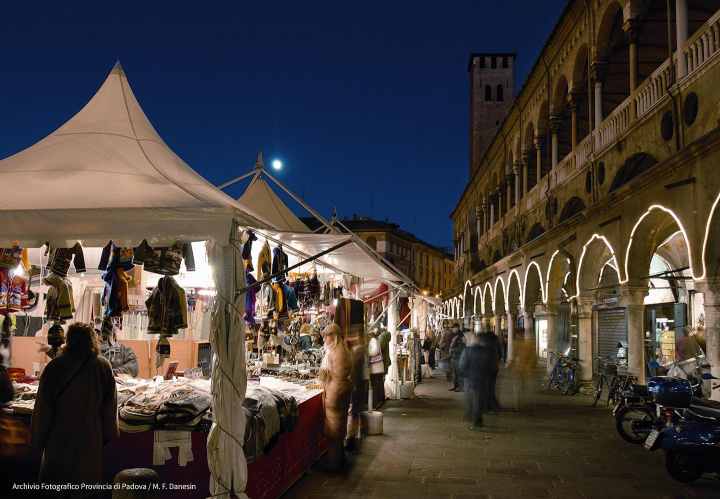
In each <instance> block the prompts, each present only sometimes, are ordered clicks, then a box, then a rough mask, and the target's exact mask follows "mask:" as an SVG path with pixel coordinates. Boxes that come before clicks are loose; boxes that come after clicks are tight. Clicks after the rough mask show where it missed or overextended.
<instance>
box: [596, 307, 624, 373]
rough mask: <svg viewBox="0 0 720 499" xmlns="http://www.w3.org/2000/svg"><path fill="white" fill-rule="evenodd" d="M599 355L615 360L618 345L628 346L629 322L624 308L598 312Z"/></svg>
mask: <svg viewBox="0 0 720 499" xmlns="http://www.w3.org/2000/svg"><path fill="white" fill-rule="evenodd" d="M597 313H598V334H597V355H598V356H600V357H603V358H607V357H608V356H609V357H610V358H611V359H613V360H615V359H616V356H617V351H618V349H617V344H618V342H622V343H623V344H625V345H627V321H626V320H625V309H624V308H611V309H603V310H598V311H597Z"/></svg>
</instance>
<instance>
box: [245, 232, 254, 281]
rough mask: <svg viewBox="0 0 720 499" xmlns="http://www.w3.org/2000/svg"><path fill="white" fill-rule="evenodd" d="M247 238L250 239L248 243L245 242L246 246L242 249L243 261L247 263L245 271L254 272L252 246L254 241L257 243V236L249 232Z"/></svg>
mask: <svg viewBox="0 0 720 499" xmlns="http://www.w3.org/2000/svg"><path fill="white" fill-rule="evenodd" d="M247 236H248V239H247V241H245V244H243V248H242V259H243V261H244V262H245V269H246V270H249V271H250V272H252V271H253V270H255V269H254V268H253V264H252V244H253V241H257V236H256V235H255V233H254V232H253V231H251V230H248V231H247Z"/></svg>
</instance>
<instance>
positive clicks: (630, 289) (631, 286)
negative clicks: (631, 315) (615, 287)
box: [620, 281, 648, 307]
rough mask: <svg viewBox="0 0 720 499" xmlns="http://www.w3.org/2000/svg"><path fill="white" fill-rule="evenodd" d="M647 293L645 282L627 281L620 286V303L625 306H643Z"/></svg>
mask: <svg viewBox="0 0 720 499" xmlns="http://www.w3.org/2000/svg"><path fill="white" fill-rule="evenodd" d="M647 294H648V286H647V282H642V281H638V282H628V283H626V284H623V285H622V286H621V287H620V303H621V304H622V305H624V306H625V307H635V306H643V305H644V304H645V297H646V296H647Z"/></svg>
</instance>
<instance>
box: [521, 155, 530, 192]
mask: <svg viewBox="0 0 720 499" xmlns="http://www.w3.org/2000/svg"><path fill="white" fill-rule="evenodd" d="M529 157H530V152H529V151H523V165H522V174H523V185H522V188H523V196H524V195H525V194H527V192H528V190H529V189H528V169H527V164H528V158H529Z"/></svg>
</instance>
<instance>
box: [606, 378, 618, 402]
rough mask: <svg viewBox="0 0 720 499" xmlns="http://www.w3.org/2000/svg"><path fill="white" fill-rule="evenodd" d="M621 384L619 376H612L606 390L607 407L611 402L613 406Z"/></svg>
mask: <svg viewBox="0 0 720 499" xmlns="http://www.w3.org/2000/svg"><path fill="white" fill-rule="evenodd" d="M620 383H621V378H620V376H613V379H612V381H611V382H610V384H609V385H610V386H609V388H608V398H607V407H610V403H611V402H612V403H613V404H615V401H616V399H617V394H618V391H619V386H620Z"/></svg>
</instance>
